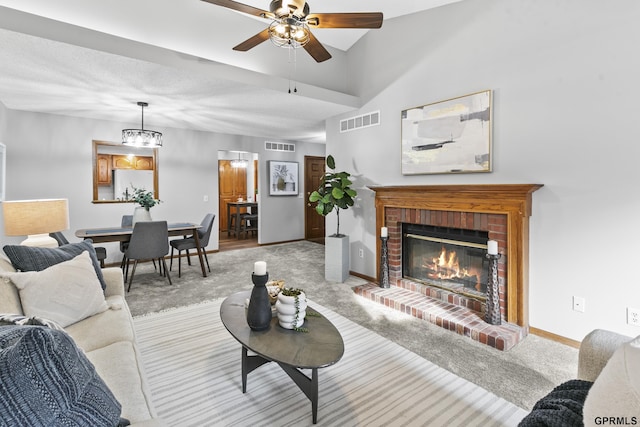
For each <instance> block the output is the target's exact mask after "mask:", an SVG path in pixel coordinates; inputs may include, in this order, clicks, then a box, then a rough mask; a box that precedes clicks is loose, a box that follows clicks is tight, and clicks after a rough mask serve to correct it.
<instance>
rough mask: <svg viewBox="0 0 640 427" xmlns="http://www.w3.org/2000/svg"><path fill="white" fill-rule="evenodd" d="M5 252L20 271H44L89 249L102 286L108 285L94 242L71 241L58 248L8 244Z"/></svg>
mask: <svg viewBox="0 0 640 427" xmlns="http://www.w3.org/2000/svg"><path fill="white" fill-rule="evenodd" d="M3 249H4V253H5V254H7V256H8V257H9V260H10V261H11V264H12V265H13V266H14V267H15V268H16V270H20V271H42V270H44V269H45V268H49V267H51V266H52V265H55V264H58V263H61V262H63V261H69V260H70V259H72V258H75V257H76V256H78V255H80V253H81V252H84V251H87V252H88V253H89V256H90V257H91V262H92V263H93V269H94V270H95V272H96V276H97V277H98V280H99V281H100V286H101V287H102V289H103V290H104V288H105V287H106V286H107V285H106V283H105V282H104V277H103V276H102V270H101V269H100V262H99V261H98V257H97V256H96V250H95V249H94V247H93V242H92V241H91V240H90V239H88V240H83V241H82V242H78V243H69V244H68V245H63V246H60V247H57V248H39V247H31V246H22V245H6V246H5V247H4V248H3Z"/></svg>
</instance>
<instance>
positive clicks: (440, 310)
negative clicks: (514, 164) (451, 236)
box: [355, 184, 541, 350]
mask: <svg viewBox="0 0 640 427" xmlns="http://www.w3.org/2000/svg"><path fill="white" fill-rule="evenodd" d="M540 187H541V185H538V184H509V185H467V186H461V185H442V186H403V187H372V189H373V190H374V191H375V192H376V225H377V229H378V230H379V229H380V227H382V226H383V225H384V226H386V227H387V228H388V230H389V240H388V247H389V278H390V284H391V288H388V289H383V288H380V287H379V286H378V285H377V284H373V283H369V284H366V285H363V286H359V287H357V288H355V292H356V293H357V294H358V295H361V296H363V297H365V298H368V299H371V300H373V301H376V302H378V303H380V304H384V305H385V306H388V307H391V308H394V309H396V310H399V311H402V312H404V313H407V314H410V315H412V316H415V317H417V318H420V319H424V320H427V321H429V322H431V323H434V324H436V325H438V326H440V327H443V328H445V329H448V330H451V331H455V332H456V333H458V334H460V335H464V336H467V337H469V338H471V339H473V340H476V341H478V342H480V343H483V344H487V345H489V346H491V347H495V348H497V349H499V350H509V349H510V348H512V347H513V346H514V345H516V344H517V343H518V342H520V340H522V339H523V338H524V337H525V336H526V335H527V333H528V328H529V322H528V285H527V282H528V280H527V279H528V277H527V276H528V235H529V234H528V228H529V222H528V217H529V216H530V214H531V193H533V192H534V191H535V190H537V189H538V188H540ZM402 223H411V224H425V225H435V226H442V227H455V228H463V229H469V230H482V231H486V232H488V234H489V239H491V240H497V241H498V246H499V252H500V253H501V254H502V258H501V259H500V261H499V268H498V276H499V277H498V281H499V285H500V296H501V299H500V311H501V316H502V319H503V321H502V325H489V324H488V323H486V322H484V320H483V317H484V314H483V313H484V310H485V304H484V302H482V301H479V300H477V299H473V298H468V297H465V296H463V295H460V294H456V293H453V292H450V291H446V290H443V289H440V288H437V287H433V286H429V285H428V284H423V283H417V282H413V281H410V280H407V279H404V278H403V277H402V235H401V233H402ZM379 255H380V242H378V260H379V259H380V256H379ZM378 267H379V266H378ZM378 271H379V268H378ZM379 279H380V278H378V280H379Z"/></svg>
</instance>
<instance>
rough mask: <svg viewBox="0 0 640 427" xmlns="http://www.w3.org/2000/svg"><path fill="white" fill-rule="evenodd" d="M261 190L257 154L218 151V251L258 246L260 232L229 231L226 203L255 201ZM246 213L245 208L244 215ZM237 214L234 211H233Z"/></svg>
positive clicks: (244, 209)
mask: <svg viewBox="0 0 640 427" xmlns="http://www.w3.org/2000/svg"><path fill="white" fill-rule="evenodd" d="M257 188H258V155H257V154H256V153H249V152H246V151H219V152H218V198H219V200H218V207H219V208H218V209H219V211H218V218H219V220H218V224H219V239H218V246H219V250H220V251H223V250H230V249H239V248H246V247H255V246H257V245H258V233H240V234H239V235H236V234H235V233H230V232H229V221H230V218H228V209H227V204H228V203H229V202H237V201H249V202H252V201H254V200H256V190H257ZM245 211H247V209H246V208H242V212H243V213H248V212H245ZM234 212H235V211H234Z"/></svg>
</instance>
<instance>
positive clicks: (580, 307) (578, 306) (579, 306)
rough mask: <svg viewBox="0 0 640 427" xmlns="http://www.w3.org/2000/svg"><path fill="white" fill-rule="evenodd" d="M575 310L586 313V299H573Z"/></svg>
mask: <svg viewBox="0 0 640 427" xmlns="http://www.w3.org/2000/svg"><path fill="white" fill-rule="evenodd" d="M573 309H574V310H575V311H579V312H581V313H584V309H585V302H584V298H582V297H576V296H574V297H573Z"/></svg>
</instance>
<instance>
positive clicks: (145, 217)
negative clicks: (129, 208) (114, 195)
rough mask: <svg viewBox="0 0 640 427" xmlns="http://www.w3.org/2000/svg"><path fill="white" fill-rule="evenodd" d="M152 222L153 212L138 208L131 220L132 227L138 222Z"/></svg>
mask: <svg viewBox="0 0 640 427" xmlns="http://www.w3.org/2000/svg"><path fill="white" fill-rule="evenodd" d="M140 221H151V212H149V210H148V209H146V208H143V207H142V206H138V207H136V208H135V209H134V210H133V218H132V220H131V226H134V225H136V222H140Z"/></svg>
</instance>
